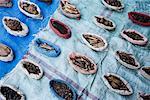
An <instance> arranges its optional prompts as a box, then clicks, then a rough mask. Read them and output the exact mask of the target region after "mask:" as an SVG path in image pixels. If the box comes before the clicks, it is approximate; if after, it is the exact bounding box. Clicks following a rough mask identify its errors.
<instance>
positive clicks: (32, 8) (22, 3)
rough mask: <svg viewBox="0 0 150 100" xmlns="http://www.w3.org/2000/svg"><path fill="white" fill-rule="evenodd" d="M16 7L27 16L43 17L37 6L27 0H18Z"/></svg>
mask: <svg viewBox="0 0 150 100" xmlns="http://www.w3.org/2000/svg"><path fill="white" fill-rule="evenodd" d="M18 8H19V10H20V11H21V12H22V13H23V14H25V15H26V16H28V17H31V18H35V19H43V16H42V15H41V10H40V8H39V6H38V5H37V4H35V3H33V2H31V1H29V0H18Z"/></svg>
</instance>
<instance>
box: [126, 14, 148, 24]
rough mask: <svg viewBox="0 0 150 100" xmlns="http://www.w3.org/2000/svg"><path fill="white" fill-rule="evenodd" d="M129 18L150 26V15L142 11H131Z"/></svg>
mask: <svg viewBox="0 0 150 100" xmlns="http://www.w3.org/2000/svg"><path fill="white" fill-rule="evenodd" d="M128 16H129V19H131V20H132V21H133V22H134V23H136V24H139V25H142V26H150V16H149V15H148V14H144V13H141V12H129V13H128Z"/></svg>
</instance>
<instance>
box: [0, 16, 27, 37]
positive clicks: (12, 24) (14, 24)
mask: <svg viewBox="0 0 150 100" xmlns="http://www.w3.org/2000/svg"><path fill="white" fill-rule="evenodd" d="M2 22H3V25H4V28H5V29H6V30H7V32H8V33H9V34H11V35H14V36H19V37H23V36H26V35H27V34H28V31H29V30H28V26H27V25H26V24H24V23H23V22H21V21H20V20H19V19H18V18H16V17H8V16H4V17H3V20H2Z"/></svg>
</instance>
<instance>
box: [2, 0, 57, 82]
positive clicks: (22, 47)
mask: <svg viewBox="0 0 150 100" xmlns="http://www.w3.org/2000/svg"><path fill="white" fill-rule="evenodd" d="M12 1H13V7H12V8H3V7H0V42H2V43H4V44H7V45H8V46H10V47H11V48H12V49H13V51H14V54H15V59H14V60H13V61H12V62H9V63H5V62H1V61H0V79H1V77H3V76H4V75H5V74H7V73H8V72H10V71H11V70H12V69H13V68H14V67H15V66H16V64H17V63H18V61H19V60H20V59H21V58H22V57H23V55H24V54H25V53H26V50H27V49H28V44H29V42H30V41H31V40H32V38H33V36H32V35H33V34H35V33H37V32H38V31H39V30H40V29H42V28H44V27H45V26H46V25H47V23H48V19H49V18H50V16H51V15H52V14H53V12H54V11H55V10H56V8H57V7H58V3H59V0H53V2H52V4H50V5H48V4H46V3H43V2H40V1H38V0H31V1H32V2H34V3H36V4H37V5H38V6H39V7H40V8H41V11H42V14H43V15H44V19H43V20H36V19H32V18H29V17H27V16H25V15H24V14H22V13H21V12H20V11H19V8H18V5H17V1H18V0H12ZM4 16H11V17H17V18H19V19H20V20H21V21H22V22H24V23H25V24H27V25H28V27H29V30H30V32H29V35H28V36H26V37H22V38H20V37H15V36H12V35H10V34H9V33H7V31H6V30H5V29H4V27H3V24H2V18H3V17H4Z"/></svg>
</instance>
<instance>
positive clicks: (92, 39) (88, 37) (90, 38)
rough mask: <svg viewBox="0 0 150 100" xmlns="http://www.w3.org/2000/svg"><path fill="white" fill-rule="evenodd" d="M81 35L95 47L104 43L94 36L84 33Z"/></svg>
mask: <svg viewBox="0 0 150 100" xmlns="http://www.w3.org/2000/svg"><path fill="white" fill-rule="evenodd" d="M83 37H84V38H85V39H86V40H87V41H88V42H89V44H90V45H92V46H93V47H95V48H100V47H103V46H104V45H105V43H104V41H103V40H102V39H101V38H98V37H96V36H93V35H87V34H84V35H83Z"/></svg>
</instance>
